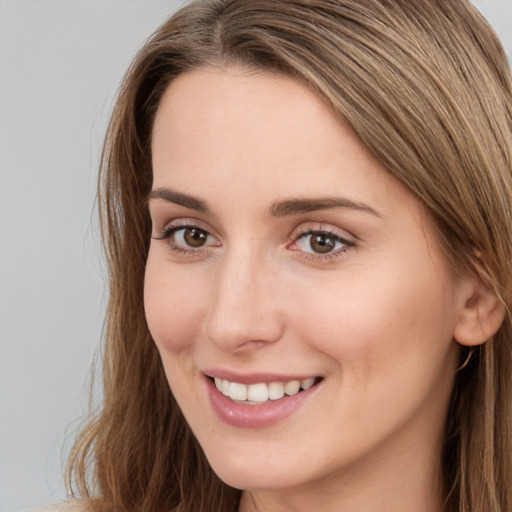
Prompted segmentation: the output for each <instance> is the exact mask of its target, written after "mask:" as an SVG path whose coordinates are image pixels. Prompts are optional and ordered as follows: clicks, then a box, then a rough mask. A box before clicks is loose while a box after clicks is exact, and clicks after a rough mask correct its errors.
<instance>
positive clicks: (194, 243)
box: [184, 228, 206, 247]
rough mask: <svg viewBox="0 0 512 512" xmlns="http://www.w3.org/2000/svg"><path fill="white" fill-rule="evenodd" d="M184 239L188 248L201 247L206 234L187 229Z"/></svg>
mask: <svg viewBox="0 0 512 512" xmlns="http://www.w3.org/2000/svg"><path fill="white" fill-rule="evenodd" d="M184 238H185V242H187V245H189V246H190V247H201V246H202V245H204V244H205V242H206V233H205V232H204V231H203V230H202V229H196V228H188V229H186V230H185V236H184Z"/></svg>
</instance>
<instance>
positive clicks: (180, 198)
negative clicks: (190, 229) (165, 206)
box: [146, 188, 211, 213]
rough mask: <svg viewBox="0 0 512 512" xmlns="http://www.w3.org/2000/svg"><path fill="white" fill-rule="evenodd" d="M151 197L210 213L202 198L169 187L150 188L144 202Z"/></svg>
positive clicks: (147, 201)
mask: <svg viewBox="0 0 512 512" xmlns="http://www.w3.org/2000/svg"><path fill="white" fill-rule="evenodd" d="M152 199H163V200H164V201H167V202H168V203H173V204H177V205H179V206H184V207H185V208H190V209H192V210H197V211H198V212H201V213H211V211H210V208H208V205H207V204H206V202H205V201H203V200H202V199H198V198H197V197H193V196H189V195H188V194H183V193H182V192H177V191H176V190H171V189H170V188H156V189H154V190H152V191H151V192H150V193H149V195H148V197H147V200H146V203H149V202H150V201H151V200H152Z"/></svg>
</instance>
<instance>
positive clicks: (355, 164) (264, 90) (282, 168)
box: [152, 68, 411, 212]
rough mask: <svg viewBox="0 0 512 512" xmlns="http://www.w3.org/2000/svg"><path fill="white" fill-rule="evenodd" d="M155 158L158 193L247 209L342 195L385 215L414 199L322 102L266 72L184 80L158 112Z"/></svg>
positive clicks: (191, 75) (219, 72)
mask: <svg viewBox="0 0 512 512" xmlns="http://www.w3.org/2000/svg"><path fill="white" fill-rule="evenodd" d="M152 157H153V172H154V188H158V187H170V188H173V189H175V190H179V191H181V192H184V193H187V194H190V195H195V196H200V197H202V198H203V199H205V200H207V201H208V202H215V201H219V202H221V200H224V199H229V201H230V203H232V204H236V203H238V206H239V208H243V209H247V208H248V207H249V206H250V205H251V204H253V203H265V207H268V205H269V204H270V203H272V202H273V201H275V200H278V199H286V196H291V197H302V196H305V195H307V196H308V197H315V196H321V197H325V196H327V195H343V196H345V197H348V198H351V199H354V200H359V199H361V200H363V199H364V202H365V203H368V202H371V203H373V205H374V206H375V209H376V210H380V211H381V212H386V211H387V210H388V209H389V208H391V207H392V206H393V204H395V203H396V200H397V199H396V194H397V193H400V194H402V195H403V194H405V195H409V196H411V194H409V192H408V191H406V189H405V187H403V186H402V185H401V184H400V183H399V182H398V181H397V180H396V179H395V178H393V177H392V176H391V175H390V174H389V173H388V172H387V171H386V170H385V168H384V167H383V166H382V165H381V164H380V162H379V161H378V160H377V159H376V158H375V157H373V155H372V154H371V153H370V151H369V150H368V148H367V147H366V146H365V145H364V144H363V143H362V142H361V140H360V139H359V138H358V137H357V135H356V134H355V133H354V131H353V129H352V128H351V127H350V126H349V125H348V124H347V123H344V122H343V121H342V120H341V119H339V118H338V117H336V116H335V115H334V114H333V113H332V112H331V110H330V109H329V108H328V107H327V105H326V104H325V102H324V101H323V100H322V99H321V98H320V97H319V96H318V95H316V94H314V93H313V92H312V91H311V90H310V89H309V88H308V87H306V86H305V85H303V84H302V83H300V82H298V81H297V80H294V79H293V78H291V77H288V76H283V75H275V74H271V73H267V72H254V71H247V70H244V69H239V68H230V69H218V68H211V69H203V70H195V71H191V72H188V73H185V74H183V75H180V76H179V77H178V78H177V79H175V80H174V81H173V82H172V83H171V85H170V86H169V87H168V89H167V91H166V92H165V94H164V96H163V98H162V101H161V103H160V106H159V108H158V111H157V114H156V118H155V123H154V130H153V138H152ZM402 199H403V198H402ZM258 206H261V204H258Z"/></svg>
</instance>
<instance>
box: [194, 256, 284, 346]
mask: <svg viewBox="0 0 512 512" xmlns="http://www.w3.org/2000/svg"><path fill="white" fill-rule="evenodd" d="M217 271H218V272H217V275H216V277H215V280H214V283H215V284H214V290H213V291H212V292H211V295H210V298H209V300H210V303H209V309H208V314H207V316H206V319H205V324H204V331H205V335H206V338H207V339H208V340H209V341H210V342H211V343H212V344H214V345H215V346H216V347H217V348H219V349H221V350H222V351H229V352H249V351H252V350H257V349H258V348H261V347H262V346H265V345H268V344H269V343H274V342H276V341H277V340H278V339H279V338H280V337H281V336H282V334H283V330H284V318H283V314H282V311H281V309H280V305H279V294H278V293H276V292H277V283H278V279H277V276H278V273H277V272H276V270H275V269H272V265H271V264H270V263H269V262H266V261H264V258H261V257H258V256H257V255H256V254H251V253H250V252H249V251H246V252H245V253H242V252H241V251H237V252H233V253H232V254H229V255H226V256H225V258H223V260H222V261H220V262H219V267H217Z"/></svg>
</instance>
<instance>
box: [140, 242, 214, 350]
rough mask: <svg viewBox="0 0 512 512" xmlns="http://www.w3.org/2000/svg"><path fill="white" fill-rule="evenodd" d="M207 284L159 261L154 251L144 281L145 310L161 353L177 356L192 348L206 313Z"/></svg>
mask: <svg viewBox="0 0 512 512" xmlns="http://www.w3.org/2000/svg"><path fill="white" fill-rule="evenodd" d="M203 285H204V281H202V280H201V279H193V278H192V279H191V276H189V274H188V273H187V272H183V269H180V271H179V272H173V265H171V264H169V263H168V262H166V261H163V262H161V261H159V260H158V259H157V257H153V255H152V253H151V251H150V254H149V257H148V261H147V265H146V275H145V281H144V308H145V312H146V319H147V323H148V327H149V330H150V332H151V335H152V337H153V340H154V341H155V343H156V345H157V347H158V350H159V351H160V353H161V355H162V357H163V358H164V357H165V356H164V354H165V353H169V354H173V353H174V354H176V353H180V352H182V351H185V350H187V349H189V348H191V344H192V343H193V340H194V339H195V338H197V328H198V326H199V325H201V322H200V321H199V320H200V318H201V317H202V316H203V315H204V312H205V311H206V304H207V302H206V297H207V294H206V293H205V289H204V288H203V287H202V286H203Z"/></svg>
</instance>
